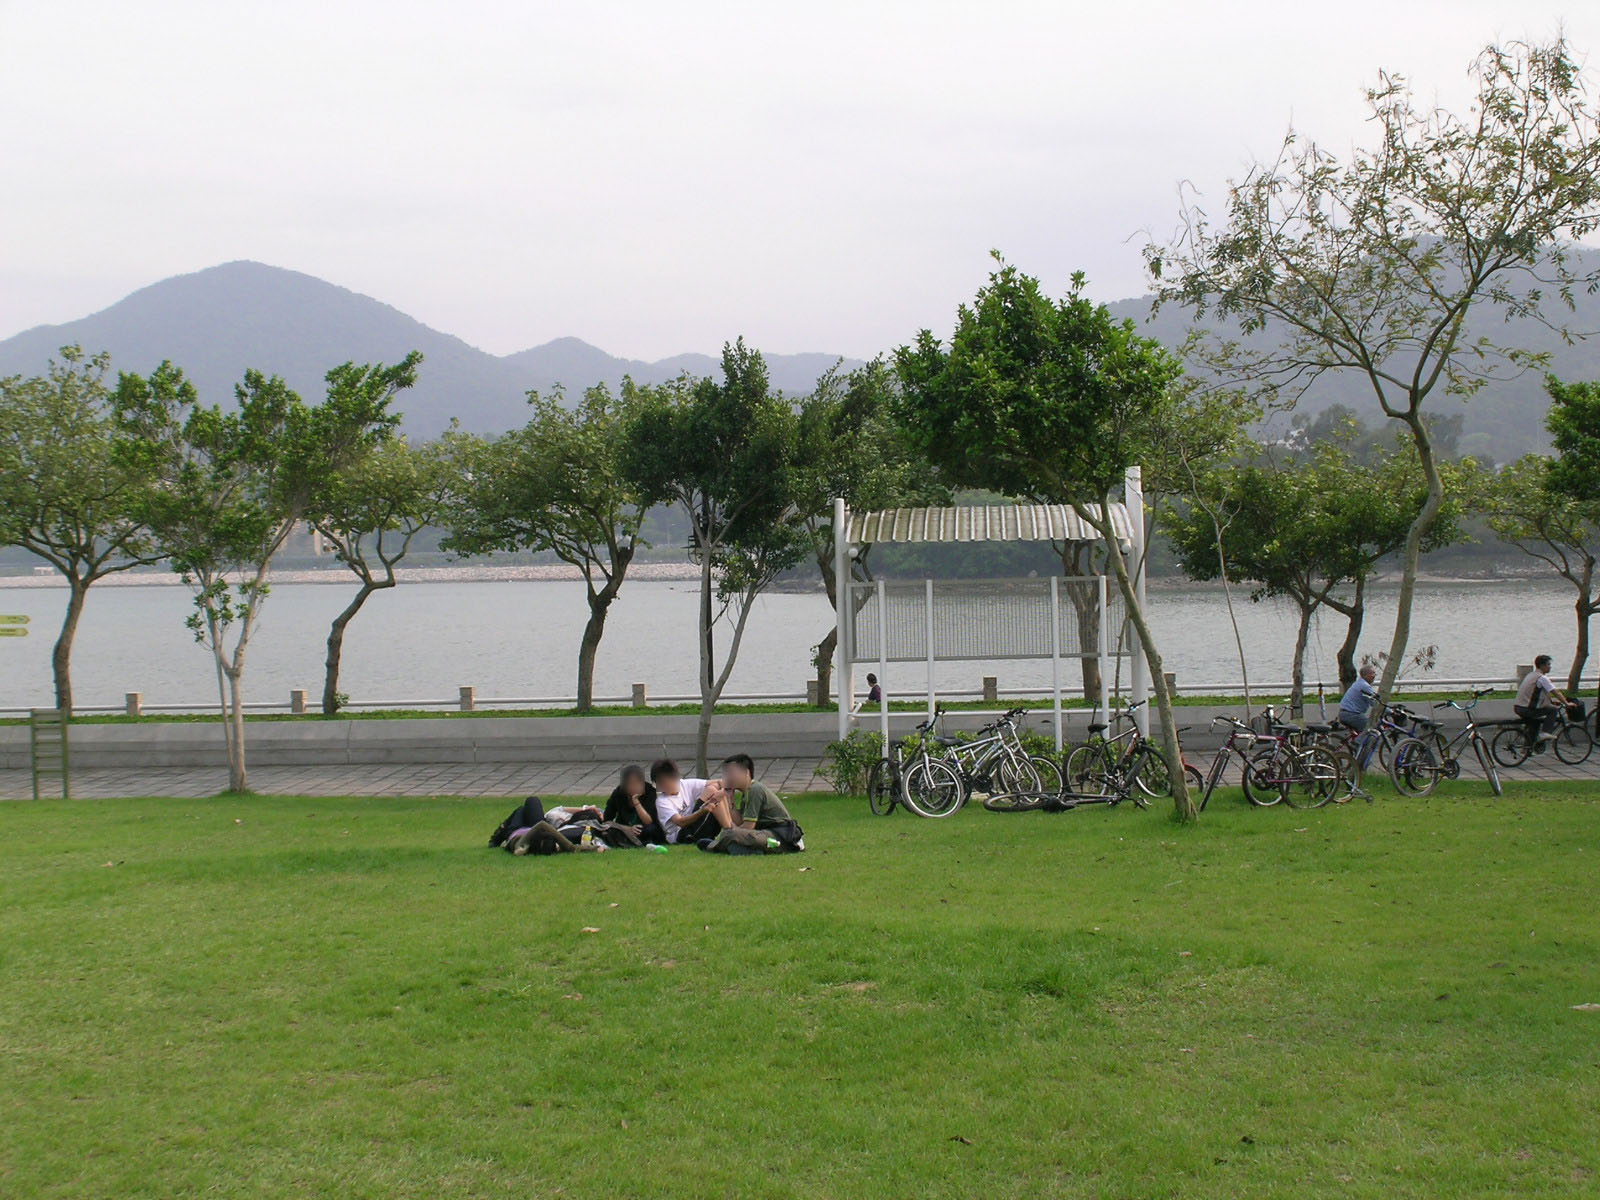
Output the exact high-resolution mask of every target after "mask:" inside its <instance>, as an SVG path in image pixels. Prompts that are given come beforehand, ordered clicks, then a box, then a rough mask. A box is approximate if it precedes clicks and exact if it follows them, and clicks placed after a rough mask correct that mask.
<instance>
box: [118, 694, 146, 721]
mask: <svg viewBox="0 0 1600 1200" xmlns="http://www.w3.org/2000/svg"><path fill="white" fill-rule="evenodd" d="M122 701H123V705H124V707H125V708H126V710H127V713H128V715H129V716H130V717H142V716H144V693H143V692H129V693H128V694H127V695H126V696H124V697H123V698H122Z"/></svg>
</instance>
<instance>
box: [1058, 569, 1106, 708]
mask: <svg viewBox="0 0 1600 1200" xmlns="http://www.w3.org/2000/svg"><path fill="white" fill-rule="evenodd" d="M1062 557H1063V558H1065V557H1066V556H1065V555H1063V556H1062ZM1074 558H1075V556H1074ZM1076 565H1077V564H1076V561H1074V562H1073V563H1071V564H1068V563H1066V562H1063V563H1062V566H1064V567H1068V568H1069V569H1072V568H1075V567H1076ZM1067 599H1068V600H1069V601H1070V602H1071V604H1072V613H1073V616H1074V617H1075V618H1077V623H1078V650H1079V652H1080V653H1081V654H1082V655H1083V658H1082V659H1081V661H1082V663H1083V698H1084V699H1085V700H1088V701H1090V702H1097V701H1098V700H1099V699H1100V670H1101V667H1100V659H1099V658H1098V657H1096V656H1095V650H1096V648H1097V647H1098V646H1099V645H1100V589H1099V588H1098V587H1097V586H1096V585H1094V584H1093V583H1083V582H1079V581H1072V582H1069V583H1068V584H1067Z"/></svg>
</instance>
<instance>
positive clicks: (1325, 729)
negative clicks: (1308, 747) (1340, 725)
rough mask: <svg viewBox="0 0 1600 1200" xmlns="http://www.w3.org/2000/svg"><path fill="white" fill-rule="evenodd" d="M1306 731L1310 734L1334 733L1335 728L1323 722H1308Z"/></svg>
mask: <svg viewBox="0 0 1600 1200" xmlns="http://www.w3.org/2000/svg"><path fill="white" fill-rule="evenodd" d="M1306 730H1307V731H1308V732H1310V733H1332V732H1333V726H1332V725H1328V724H1326V723H1324V722H1322V721H1307V722H1306Z"/></svg>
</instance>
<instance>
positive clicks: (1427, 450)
mask: <svg viewBox="0 0 1600 1200" xmlns="http://www.w3.org/2000/svg"><path fill="white" fill-rule="evenodd" d="M1403 419H1404V421H1405V423H1406V425H1407V427H1408V428H1410V430H1411V441H1412V443H1413V444H1414V445H1415V446H1416V448H1417V459H1418V460H1419V461H1420V462H1421V464H1422V475H1423V478H1424V479H1426V480H1427V483H1428V498H1427V499H1426V500H1424V501H1423V503H1422V508H1421V509H1420V510H1419V511H1418V512H1417V517H1416V520H1414V521H1412V522H1411V528H1410V529H1408V530H1407V531H1406V544H1405V549H1404V550H1403V551H1402V557H1401V563H1402V568H1401V572H1400V598H1399V603H1398V606H1397V608H1396V611H1395V616H1394V637H1393V638H1392V639H1390V642H1389V661H1388V662H1386V663H1384V664H1383V679H1382V681H1381V682H1380V683H1379V684H1378V694H1379V697H1380V698H1381V699H1383V700H1387V699H1388V698H1389V697H1390V695H1391V694H1393V692H1394V685H1395V681H1396V680H1397V679H1399V677H1400V669H1401V666H1402V664H1403V662H1404V660H1405V656H1406V647H1407V645H1408V644H1409V643H1410V641H1411V605H1412V601H1413V599H1414V598H1415V596H1416V591H1417V566H1418V564H1419V563H1420V561H1421V559H1422V542H1423V539H1424V538H1426V537H1427V536H1428V531H1429V530H1430V529H1432V528H1433V523H1434V521H1435V520H1436V519H1437V518H1438V516H1439V510H1440V509H1441V508H1442V507H1443V506H1444V480H1443V479H1441V478H1440V477H1439V465H1438V463H1436V462H1435V461H1434V458H1433V438H1432V437H1431V436H1430V435H1429V433H1428V427H1427V425H1426V424H1425V423H1424V422H1423V420H1422V418H1421V417H1420V416H1419V415H1418V414H1417V413H1416V411H1415V409H1414V408H1413V410H1412V412H1411V413H1410V415H1408V416H1406V417H1405V418H1403Z"/></svg>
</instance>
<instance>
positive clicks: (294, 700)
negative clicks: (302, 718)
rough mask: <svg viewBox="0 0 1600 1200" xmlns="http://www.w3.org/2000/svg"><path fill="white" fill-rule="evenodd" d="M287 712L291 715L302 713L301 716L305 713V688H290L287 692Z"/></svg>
mask: <svg viewBox="0 0 1600 1200" xmlns="http://www.w3.org/2000/svg"><path fill="white" fill-rule="evenodd" d="M289 711H290V712H292V713H302V714H303V713H304V712H305V711H306V690H305V688H292V689H291V690H290V692H289Z"/></svg>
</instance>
